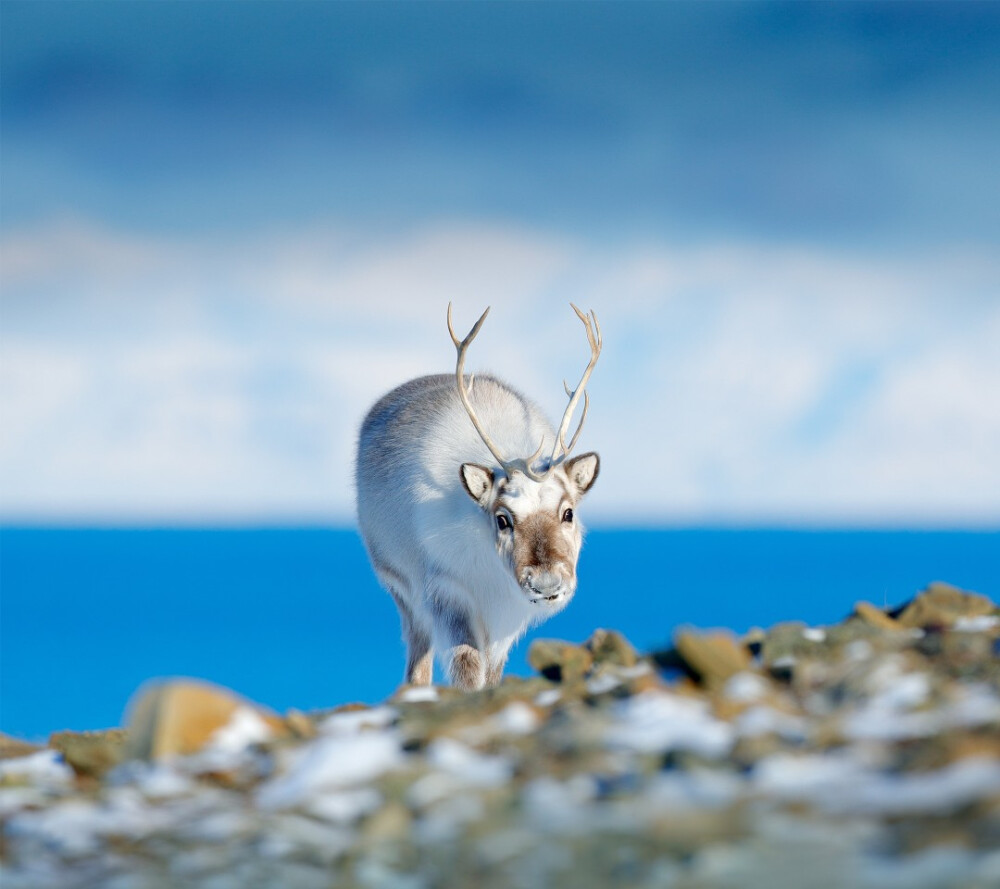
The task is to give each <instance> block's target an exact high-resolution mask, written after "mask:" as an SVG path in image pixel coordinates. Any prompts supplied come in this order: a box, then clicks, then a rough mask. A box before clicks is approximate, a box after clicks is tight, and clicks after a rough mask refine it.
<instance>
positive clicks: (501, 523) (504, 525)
mask: <svg viewBox="0 0 1000 889" xmlns="http://www.w3.org/2000/svg"><path fill="white" fill-rule="evenodd" d="M509 527H510V519H508V518H507V516H505V515H504V514H503V513H502V512H500V513H497V530H498V531H506V530H507V529H508V528H509Z"/></svg>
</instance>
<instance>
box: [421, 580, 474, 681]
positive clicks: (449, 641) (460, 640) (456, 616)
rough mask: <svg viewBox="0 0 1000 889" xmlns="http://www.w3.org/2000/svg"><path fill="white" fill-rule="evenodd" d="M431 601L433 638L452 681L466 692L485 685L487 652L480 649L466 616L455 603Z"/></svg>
mask: <svg viewBox="0 0 1000 889" xmlns="http://www.w3.org/2000/svg"><path fill="white" fill-rule="evenodd" d="M431 601H432V602H433V603H434V638H435V641H436V642H437V643H438V645H439V647H440V648H441V650H442V651H443V652H444V661H445V664H446V667H447V672H448V678H449V680H450V681H451V684H452V685H454V686H456V687H458V688H461V689H464V690H465V691H476V690H478V689H480V688H482V687H483V686H484V685H485V684H486V655H485V653H484V652H482V651H480V650H479V645H478V644H477V641H476V637H475V634H474V633H473V630H472V623H471V621H470V620H469V617H468V615H466V614H465V612H464V611H462V610H461V609H460V608H458V607H457V606H454V605H451V604H449V603H446V602H443V601H442V600H441V599H440V598H435V599H432V600H431Z"/></svg>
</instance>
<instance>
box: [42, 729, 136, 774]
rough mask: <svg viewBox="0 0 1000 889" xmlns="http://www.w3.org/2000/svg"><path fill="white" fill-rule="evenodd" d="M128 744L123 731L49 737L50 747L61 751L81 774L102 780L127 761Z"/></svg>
mask: <svg viewBox="0 0 1000 889" xmlns="http://www.w3.org/2000/svg"><path fill="white" fill-rule="evenodd" d="M126 741H127V735H126V733H125V731H124V730H123V729H108V730H107V731H102V732H55V733H54V734H53V735H52V736H51V737H50V738H49V747H51V748H52V749H53V750H58V751H59V752H60V753H61V754H62V755H63V759H65V760H66V762H67V763H68V764H69V765H70V766H71V767H72V769H73V771H74V772H76V773H77V774H78V775H84V776H87V777H91V778H99V777H100V776H101V775H103V774H104V773H105V772H106V771H108V770H109V769H112V768H114V767H115V766H116V765H118V763H120V762H121V761H122V760H123V759H124V757H125V746H126Z"/></svg>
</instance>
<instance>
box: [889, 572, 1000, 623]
mask: <svg viewBox="0 0 1000 889" xmlns="http://www.w3.org/2000/svg"><path fill="white" fill-rule="evenodd" d="M996 615H997V608H996V606H995V605H994V604H993V603H992V602H991V601H990V600H989V599H988V598H987V597H986V596H981V595H979V594H978V593H970V592H966V591H965V590H960V589H958V587H953V586H951V585H950V584H947V583H932V584H931V585H930V586H929V587H927V589H925V590H924V591H923V592H921V593H919V594H918V595H917V596H916V597H915V598H914V599H913V600H912V601H910V602H908V603H907V604H906V605H905V606H903V607H902V608H901V609H899V610H898V612H897V613H896V614H894V616H895V617H896V619H897V620H898V621H899V623H900V624H902V625H903V626H904V627H917V628H922V629H924V628H927V627H953V626H955V625H956V624H957V623H960V622H961V621H963V620H966V621H970V622H971V621H973V620H974V619H975V618H980V617H995V616H996Z"/></svg>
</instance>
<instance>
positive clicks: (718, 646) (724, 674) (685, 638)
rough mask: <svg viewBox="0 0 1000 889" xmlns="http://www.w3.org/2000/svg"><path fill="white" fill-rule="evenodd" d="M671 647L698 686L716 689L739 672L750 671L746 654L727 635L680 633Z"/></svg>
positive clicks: (721, 633) (724, 633)
mask: <svg viewBox="0 0 1000 889" xmlns="http://www.w3.org/2000/svg"><path fill="white" fill-rule="evenodd" d="M674 647H675V649H676V651H677V653H678V654H679V655H680V657H681V658H682V659H683V660H684V663H685V664H687V666H688V668H689V669H690V670H691V672H692V673H694V674H695V676H697V677H698V679H699V680H700V682H701V683H702V684H703V685H705V686H706V687H708V688H717V687H719V686H721V685H722V684H723V683H725V681H726V680H727V679H729V678H730V677H731V676H734V675H735V674H736V673H740V672H742V671H743V670H750V669H752V667H751V658H750V652H749V651H747V649H746V648H744V647H743V646H741V645H740V644H739V643H738V642H737V641H736V638H735V637H734V636H733V635H732V634H730V633H727V632H722V631H719V632H715V633H697V632H694V631H693V630H682V631H680V632H679V633H677V635H676V636H675V637H674Z"/></svg>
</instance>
